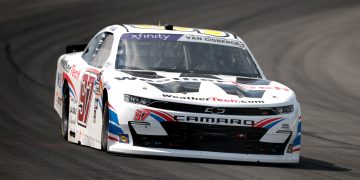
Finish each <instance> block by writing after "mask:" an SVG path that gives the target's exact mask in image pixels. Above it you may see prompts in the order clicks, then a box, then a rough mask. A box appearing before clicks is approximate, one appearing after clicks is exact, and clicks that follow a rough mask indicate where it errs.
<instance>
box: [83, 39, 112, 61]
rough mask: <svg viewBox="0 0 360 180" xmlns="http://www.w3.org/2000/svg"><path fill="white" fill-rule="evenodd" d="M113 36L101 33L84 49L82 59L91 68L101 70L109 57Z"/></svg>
mask: <svg viewBox="0 0 360 180" xmlns="http://www.w3.org/2000/svg"><path fill="white" fill-rule="evenodd" d="M113 41H114V36H113V34H111V33H107V32H105V33H101V34H99V35H97V36H96V37H94V38H93V39H92V40H91V41H90V43H89V44H88V46H87V47H86V49H85V51H84V54H83V55H82V57H83V59H84V60H85V61H86V63H88V64H89V65H91V66H94V67H98V68H101V67H102V66H103V65H104V64H105V62H106V60H107V59H108V58H109V56H110V52H111V47H112V44H113Z"/></svg>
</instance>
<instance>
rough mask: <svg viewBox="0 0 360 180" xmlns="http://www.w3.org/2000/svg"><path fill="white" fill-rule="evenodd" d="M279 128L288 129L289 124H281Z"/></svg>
mask: <svg viewBox="0 0 360 180" xmlns="http://www.w3.org/2000/svg"><path fill="white" fill-rule="evenodd" d="M281 128H282V129H290V125H289V124H281Z"/></svg>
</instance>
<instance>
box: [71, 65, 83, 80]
mask: <svg viewBox="0 0 360 180" xmlns="http://www.w3.org/2000/svg"><path fill="white" fill-rule="evenodd" d="M80 73H81V71H80V69H76V66H75V65H72V67H71V71H70V76H71V77H73V78H74V79H76V80H79V76H80Z"/></svg>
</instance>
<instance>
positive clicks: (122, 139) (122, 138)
mask: <svg viewBox="0 0 360 180" xmlns="http://www.w3.org/2000/svg"><path fill="white" fill-rule="evenodd" d="M119 141H120V142H121V143H125V144H129V135H128V134H119Z"/></svg>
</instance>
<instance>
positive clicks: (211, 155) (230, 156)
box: [109, 143, 300, 163]
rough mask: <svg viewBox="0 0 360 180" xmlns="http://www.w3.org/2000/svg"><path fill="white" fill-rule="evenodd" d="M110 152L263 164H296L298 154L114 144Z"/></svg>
mask: <svg viewBox="0 0 360 180" xmlns="http://www.w3.org/2000/svg"><path fill="white" fill-rule="evenodd" d="M109 151H110V152H117V153H126V154H136V155H150V156H167V157H181V158H195V159H213V160H227V161H244V162H264V163H298V162H299V157H300V156H299V154H297V153H292V154H287V153H286V154H284V155H260V154H239V153H220V152H209V151H192V150H178V149H164V148H147V147H140V146H132V145H129V144H122V143H116V144H114V145H112V146H110V147H109Z"/></svg>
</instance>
